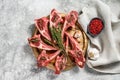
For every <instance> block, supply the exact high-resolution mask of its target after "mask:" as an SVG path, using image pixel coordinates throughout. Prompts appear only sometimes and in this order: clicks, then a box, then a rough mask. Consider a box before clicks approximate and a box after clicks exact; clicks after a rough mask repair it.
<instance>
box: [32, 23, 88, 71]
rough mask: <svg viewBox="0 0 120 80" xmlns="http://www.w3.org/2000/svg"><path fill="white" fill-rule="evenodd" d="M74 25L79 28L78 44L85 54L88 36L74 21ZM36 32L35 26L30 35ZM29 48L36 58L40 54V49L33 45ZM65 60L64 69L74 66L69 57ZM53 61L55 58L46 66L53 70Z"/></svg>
mask: <svg viewBox="0 0 120 80" xmlns="http://www.w3.org/2000/svg"><path fill="white" fill-rule="evenodd" d="M76 26H77V27H78V28H79V30H80V31H81V33H82V37H81V40H80V44H79V45H80V48H81V49H82V51H83V52H84V56H85V53H86V50H87V47H88V37H87V36H86V34H85V32H84V31H83V29H82V27H81V25H80V24H79V23H78V22H77V23H76ZM38 33H39V31H38V30H37V28H35V29H34V31H33V35H32V36H34V35H36V34H38ZM31 48H32V50H33V53H34V56H35V57H36V59H37V57H38V55H39V54H40V50H39V49H37V48H34V47H31ZM67 60H68V62H67V64H66V65H67V66H66V68H65V69H64V70H69V69H71V68H73V67H74V66H75V63H73V62H72V61H71V59H70V58H69V57H68V59H67ZM54 63H55V60H53V61H52V62H51V63H49V64H48V65H47V66H46V67H47V68H48V69H51V70H55V67H54Z"/></svg>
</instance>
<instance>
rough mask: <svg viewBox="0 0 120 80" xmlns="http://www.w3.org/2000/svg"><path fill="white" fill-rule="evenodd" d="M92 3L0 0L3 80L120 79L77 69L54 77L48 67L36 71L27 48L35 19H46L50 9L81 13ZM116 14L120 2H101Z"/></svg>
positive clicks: (109, 0) (87, 69)
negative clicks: (43, 17) (44, 17)
mask: <svg viewBox="0 0 120 80" xmlns="http://www.w3.org/2000/svg"><path fill="white" fill-rule="evenodd" d="M88 1H89V0H84V1H83V0H0V80H120V74H116V75H113V74H102V73H98V72H95V71H93V70H91V69H89V68H88V67H87V66H86V67H85V68H84V69H79V68H78V67H75V68H73V69H72V70H69V71H66V72H63V73H61V74H60V75H55V74H54V73H53V71H51V70H48V69H46V68H41V69H37V68H36V60H35V58H34V56H33V53H32V50H31V49H30V47H29V46H28V42H27V38H28V37H30V36H31V33H32V29H33V24H34V19H36V18H40V17H42V16H46V15H48V14H49V13H50V11H51V9H53V8H56V9H57V10H58V11H61V12H69V11H70V10H73V9H74V10H77V11H80V10H81V9H82V8H83V7H84V6H89V5H88ZM102 1H103V2H105V3H106V4H108V5H109V6H110V7H111V9H112V10H113V11H114V10H116V8H115V6H116V7H119V9H120V0H102Z"/></svg>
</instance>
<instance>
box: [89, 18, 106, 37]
mask: <svg viewBox="0 0 120 80" xmlns="http://www.w3.org/2000/svg"><path fill="white" fill-rule="evenodd" d="M103 28H104V25H103V21H102V20H101V19H100V18H93V19H92V20H91V21H90V23H89V25H88V33H89V34H90V35H91V36H92V37H95V36H97V35H98V34H99V33H100V32H101V31H102V29H103Z"/></svg>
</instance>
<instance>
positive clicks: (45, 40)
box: [44, 39, 53, 45]
mask: <svg viewBox="0 0 120 80" xmlns="http://www.w3.org/2000/svg"><path fill="white" fill-rule="evenodd" d="M44 42H45V43H47V44H49V45H53V43H52V42H51V41H49V40H47V39H44Z"/></svg>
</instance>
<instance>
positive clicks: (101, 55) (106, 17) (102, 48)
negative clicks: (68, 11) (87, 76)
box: [79, 0, 120, 73]
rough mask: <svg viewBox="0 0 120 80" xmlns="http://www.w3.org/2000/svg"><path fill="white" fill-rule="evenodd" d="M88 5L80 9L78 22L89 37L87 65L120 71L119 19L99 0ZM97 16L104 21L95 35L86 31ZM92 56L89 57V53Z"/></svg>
mask: <svg viewBox="0 0 120 80" xmlns="http://www.w3.org/2000/svg"><path fill="white" fill-rule="evenodd" d="M90 3H93V4H92V5H89V7H84V8H83V9H82V12H83V13H82V14H81V15H80V16H79V22H80V24H81V25H82V27H83V29H84V31H85V32H86V34H87V36H88V37H89V39H90V41H89V46H88V50H87V65H88V66H89V67H90V68H92V69H94V70H96V71H99V72H103V73H120V20H119V18H118V17H115V16H116V15H114V12H111V10H110V8H109V6H107V5H106V4H105V3H103V2H101V1H100V0H92V1H91V2H90ZM95 17H99V18H101V19H102V20H103V22H104V29H103V31H102V32H101V33H100V34H99V35H98V36H96V37H94V38H93V37H91V36H90V35H89V34H88V33H87V26H88V24H89V22H90V20H91V19H93V18H95ZM91 52H92V53H93V55H94V57H89V55H90V53H91Z"/></svg>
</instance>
